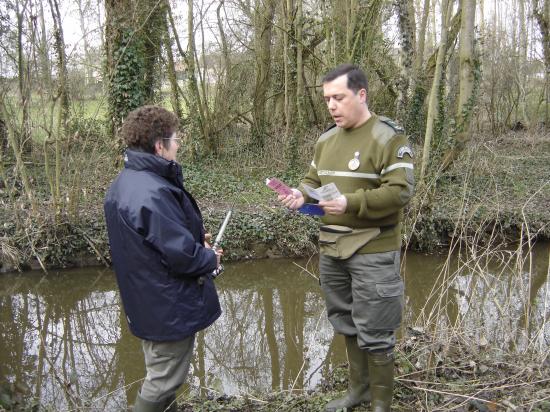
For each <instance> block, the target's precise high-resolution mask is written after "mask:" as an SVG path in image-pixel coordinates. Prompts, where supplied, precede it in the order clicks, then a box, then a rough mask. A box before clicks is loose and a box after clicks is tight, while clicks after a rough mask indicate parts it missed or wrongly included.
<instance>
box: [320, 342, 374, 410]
mask: <svg viewBox="0 0 550 412" xmlns="http://www.w3.org/2000/svg"><path fill="white" fill-rule="evenodd" d="M346 349H347V352H348V362H349V389H348V392H347V393H346V395H345V396H343V397H342V398H338V399H334V400H333V401H330V402H329V403H328V404H327V406H326V411H327V412H336V411H337V410H338V409H343V408H351V407H354V406H357V405H359V404H360V403H362V402H368V401H370V400H371V394H370V391H369V366H368V361H367V351H365V350H361V349H359V346H357V337H356V336H346Z"/></svg>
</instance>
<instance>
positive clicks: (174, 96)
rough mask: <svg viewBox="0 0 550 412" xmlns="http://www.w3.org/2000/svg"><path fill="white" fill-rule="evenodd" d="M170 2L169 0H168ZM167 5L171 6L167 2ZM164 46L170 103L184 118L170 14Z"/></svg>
mask: <svg viewBox="0 0 550 412" xmlns="http://www.w3.org/2000/svg"><path fill="white" fill-rule="evenodd" d="M167 3H168V2H167ZM167 7H170V5H169V4H167ZM163 38H164V48H165V49H166V58H167V63H168V67H167V76H168V81H169V82H170V103H171V105H172V110H173V112H174V113H175V114H176V116H178V119H180V121H181V119H182V118H183V112H182V110H181V101H180V92H179V87H178V78H177V74H176V64H175V62H174V53H173V52H172V38H171V36H170V29H169V26H168V16H167V15H165V16H164V36H163Z"/></svg>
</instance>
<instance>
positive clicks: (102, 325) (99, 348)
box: [0, 275, 120, 410]
mask: <svg viewBox="0 0 550 412" xmlns="http://www.w3.org/2000/svg"><path fill="white" fill-rule="evenodd" d="M99 276H101V275H99ZM73 283H74V281H70V280H69V279H67V282H66V283H65V282H64V285H63V286H64V287H67V288H68V289H67V290H71V293H64V292H63V290H61V289H60V288H59V287H58V286H57V285H59V284H60V283H59V282H58V280H56V279H52V280H49V279H46V278H44V279H42V280H41V281H40V282H39V284H38V285H37V286H35V285H36V283H34V284H33V283H29V282H27V284H25V285H23V284H22V285H21V287H20V291H14V293H13V294H12V295H11V296H6V295H3V296H1V297H0V302H1V303H0V307H1V311H0V323H1V328H0V329H1V332H0V333H1V336H2V342H3V343H2V346H3V348H5V349H3V350H2V352H3V353H2V355H0V357H3V356H6V358H5V359H1V358H0V360H1V362H0V363H1V364H2V365H3V366H2V369H4V368H5V369H6V370H2V374H3V375H4V376H6V377H7V378H8V379H10V381H13V382H18V383H24V384H26V385H27V386H29V387H30V388H31V389H32V391H33V393H34V394H35V395H36V396H39V397H40V398H41V402H42V403H43V404H44V405H52V406H53V405H55V407H56V408H82V407H87V406H88V405H89V406H90V407H91V410H108V409H110V408H113V409H116V407H115V403H116V402H115V399H114V398H113V397H112V396H106V395H107V394H108V393H109V392H112V391H114V390H115V389H116V388H117V387H119V386H120V379H119V377H118V375H119V374H118V373H117V372H116V371H117V368H118V365H117V359H116V357H114V356H113V355H114V352H115V345H116V343H117V342H118V341H119V338H120V332H119V328H118V327H117V322H116V320H117V317H118V313H119V310H118V297H117V295H116V293H115V292H113V291H106V292H105V291H103V292H90V291H87V289H88V287H87V286H86V287H85V288H82V287H73V286H74V285H73ZM91 402H93V405H91Z"/></svg>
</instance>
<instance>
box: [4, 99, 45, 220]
mask: <svg viewBox="0 0 550 412" xmlns="http://www.w3.org/2000/svg"><path fill="white" fill-rule="evenodd" d="M14 117H15V115H13V114H12V115H10V114H8V111H7V109H6V105H5V102H4V100H0V118H2V119H6V122H5V125H6V126H7V138H8V142H9V144H10V146H11V148H12V151H13V155H14V157H15V165H16V167H17V171H18V172H19V175H20V176H21V182H22V183H23V190H24V191H25V195H26V196H27V199H28V200H29V203H30V205H31V208H32V211H33V213H36V211H37V205H36V201H35V199H34V196H33V190H32V187H31V183H30V179H29V177H28V174H27V168H26V166H25V163H24V162H23V158H22V157H21V150H20V147H19V142H18V141H17V139H16V137H15V131H14V129H13V126H12V123H11V122H9V120H8V119H12V118H14Z"/></svg>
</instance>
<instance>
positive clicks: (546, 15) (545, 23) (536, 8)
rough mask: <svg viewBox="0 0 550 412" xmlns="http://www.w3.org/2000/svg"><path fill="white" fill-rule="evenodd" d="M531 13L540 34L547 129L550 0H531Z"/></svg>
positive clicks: (549, 121)
mask: <svg viewBox="0 0 550 412" xmlns="http://www.w3.org/2000/svg"><path fill="white" fill-rule="evenodd" d="M540 3H542V5H541V4H540ZM541 6H542V8H541ZM533 15H534V16H535V19H536V20H537V23H538V25H539V30H540V32H541V35H542V50H543V54H544V67H545V85H546V99H545V100H546V105H545V106H546V109H545V115H544V118H545V121H544V124H545V129H546V130H548V129H549V128H550V0H533Z"/></svg>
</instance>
